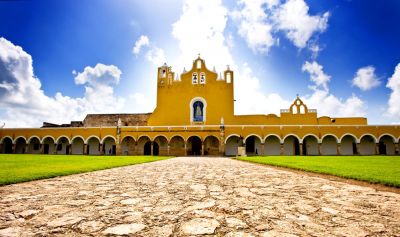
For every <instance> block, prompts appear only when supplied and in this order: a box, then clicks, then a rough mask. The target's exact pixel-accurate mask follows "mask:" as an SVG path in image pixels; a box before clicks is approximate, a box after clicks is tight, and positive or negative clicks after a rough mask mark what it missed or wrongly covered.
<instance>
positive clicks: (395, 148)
mask: <svg viewBox="0 0 400 237" xmlns="http://www.w3.org/2000/svg"><path fill="white" fill-rule="evenodd" d="M394 154H396V155H398V154H399V143H394Z"/></svg>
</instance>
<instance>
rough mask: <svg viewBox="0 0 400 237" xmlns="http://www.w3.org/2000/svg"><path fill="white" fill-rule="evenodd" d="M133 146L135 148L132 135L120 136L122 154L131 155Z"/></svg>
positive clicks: (133, 149)
mask: <svg viewBox="0 0 400 237" xmlns="http://www.w3.org/2000/svg"><path fill="white" fill-rule="evenodd" d="M135 148H136V141H135V138H133V137H132V136H125V137H124V138H122V142H121V152H122V155H125V156H127V155H133V154H135Z"/></svg>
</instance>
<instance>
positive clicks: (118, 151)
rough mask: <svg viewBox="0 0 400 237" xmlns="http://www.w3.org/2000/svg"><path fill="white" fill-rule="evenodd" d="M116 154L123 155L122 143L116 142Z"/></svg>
mask: <svg viewBox="0 0 400 237" xmlns="http://www.w3.org/2000/svg"><path fill="white" fill-rule="evenodd" d="M115 155H117V156H120V155H122V147H121V144H119V143H118V144H115Z"/></svg>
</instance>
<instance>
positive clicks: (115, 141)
mask: <svg viewBox="0 0 400 237" xmlns="http://www.w3.org/2000/svg"><path fill="white" fill-rule="evenodd" d="M109 137H110V138H112V139H113V140H114V143H115V144H116V143H117V139H116V138H115V137H113V136H112V135H107V136H105V137H103V138H102V139H101V142H100V144H103V143H104V141H105V140H106V139H107V138H109Z"/></svg>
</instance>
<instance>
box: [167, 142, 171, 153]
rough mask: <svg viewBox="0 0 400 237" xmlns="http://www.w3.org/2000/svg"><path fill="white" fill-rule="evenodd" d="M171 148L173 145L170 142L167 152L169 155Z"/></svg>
mask: <svg viewBox="0 0 400 237" xmlns="http://www.w3.org/2000/svg"><path fill="white" fill-rule="evenodd" d="M170 150H171V145H170V144H169V143H168V146H167V154H168V155H169V152H170Z"/></svg>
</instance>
